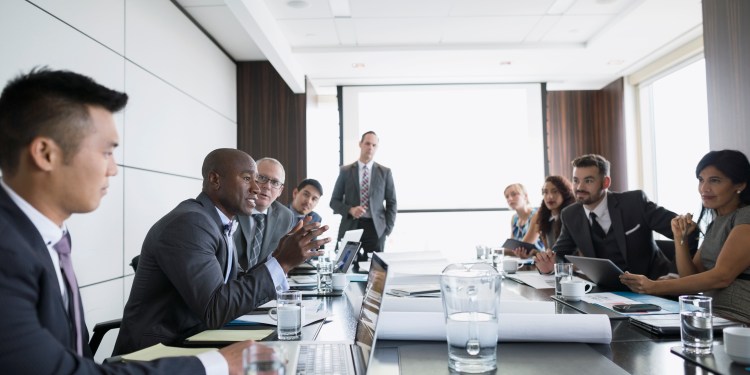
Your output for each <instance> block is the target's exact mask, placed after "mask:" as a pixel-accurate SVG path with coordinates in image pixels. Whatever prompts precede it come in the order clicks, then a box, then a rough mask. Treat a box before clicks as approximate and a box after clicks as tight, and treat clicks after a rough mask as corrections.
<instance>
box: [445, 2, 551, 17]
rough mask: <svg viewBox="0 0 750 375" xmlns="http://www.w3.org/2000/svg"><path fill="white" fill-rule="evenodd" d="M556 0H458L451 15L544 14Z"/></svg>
mask: <svg viewBox="0 0 750 375" xmlns="http://www.w3.org/2000/svg"><path fill="white" fill-rule="evenodd" d="M554 2H555V1H554V0H456V1H454V2H453V4H452V6H451V10H450V15H451V16H519V15H520V16H528V15H542V14H546V13H547V9H549V7H550V6H551V5H552V3H554Z"/></svg>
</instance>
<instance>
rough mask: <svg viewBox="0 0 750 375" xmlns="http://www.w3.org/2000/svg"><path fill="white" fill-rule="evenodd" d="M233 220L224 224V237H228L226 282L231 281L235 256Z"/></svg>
mask: <svg viewBox="0 0 750 375" xmlns="http://www.w3.org/2000/svg"><path fill="white" fill-rule="evenodd" d="M232 224H233V223H232V222H231V221H230V222H229V224H224V228H223V229H224V238H226V239H227V270H226V272H225V273H224V284H226V283H227V281H229V274H230V273H232V266H233V263H232V258H233V256H234V241H233V239H232Z"/></svg>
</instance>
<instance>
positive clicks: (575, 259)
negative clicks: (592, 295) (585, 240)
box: [565, 255, 629, 290]
mask: <svg viewBox="0 0 750 375" xmlns="http://www.w3.org/2000/svg"><path fill="white" fill-rule="evenodd" d="M565 259H567V260H568V261H569V262H571V263H573V264H575V266H576V267H578V269H579V270H581V271H583V273H584V274H585V275H586V277H588V278H589V279H591V281H593V282H595V283H596V285H598V286H601V287H604V288H606V289H613V290H629V289H628V288H627V287H626V286H625V285H623V283H621V282H620V275H622V274H623V272H622V270H621V269H620V267H617V265H615V264H614V263H612V261H611V260H609V259H602V258H590V257H582V256H576V255H566V256H565Z"/></svg>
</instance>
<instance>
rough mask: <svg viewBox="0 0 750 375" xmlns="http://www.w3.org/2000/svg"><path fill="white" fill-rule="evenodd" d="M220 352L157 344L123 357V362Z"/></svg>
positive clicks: (211, 349) (209, 349) (212, 349)
mask: <svg viewBox="0 0 750 375" xmlns="http://www.w3.org/2000/svg"><path fill="white" fill-rule="evenodd" d="M215 350H219V349H216V348H175V347H173V346H166V345H163V344H156V345H153V346H149V347H148V348H144V349H141V350H139V351H137V352H133V353H130V354H125V355H122V356H121V358H122V360H123V361H153V360H155V359H159V358H167V357H182V356H190V355H198V354H201V353H205V352H210V351H215Z"/></svg>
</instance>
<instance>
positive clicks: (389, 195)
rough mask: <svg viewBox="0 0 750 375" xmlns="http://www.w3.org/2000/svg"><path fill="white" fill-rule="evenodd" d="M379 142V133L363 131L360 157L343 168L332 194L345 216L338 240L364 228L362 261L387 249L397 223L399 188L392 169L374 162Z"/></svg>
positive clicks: (337, 209) (334, 204)
mask: <svg viewBox="0 0 750 375" xmlns="http://www.w3.org/2000/svg"><path fill="white" fill-rule="evenodd" d="M378 142H380V139H379V138H378V136H377V134H375V132H373V131H368V132H367V133H365V134H362V139H361V140H360V141H359V149H360V153H359V160H358V161H356V162H354V163H352V164H349V165H345V166H343V167H341V171H340V172H339V177H338V178H337V179H336V185H335V186H334V187H333V193H332V194H331V208H333V212H334V213H337V214H339V215H341V225H340V226H339V234H338V238H337V243H338V241H340V240H341V238H342V237H343V236H344V233H345V232H346V231H348V230H351V229H363V232H362V238H361V242H362V249H363V250H364V254H360V257H359V259H358V261H364V260H367V259H368V253H372V252H381V251H383V248H384V246H385V238H386V237H387V236H388V235H390V234H391V232H392V231H393V226H394V224H395V223H396V188H395V186H394V185H393V176H392V175H391V170H390V169H389V168H387V167H385V166H383V165H380V164H378V163H375V162H374V161H373V157H374V156H375V151H377V148H378ZM355 267H356V264H355Z"/></svg>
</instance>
